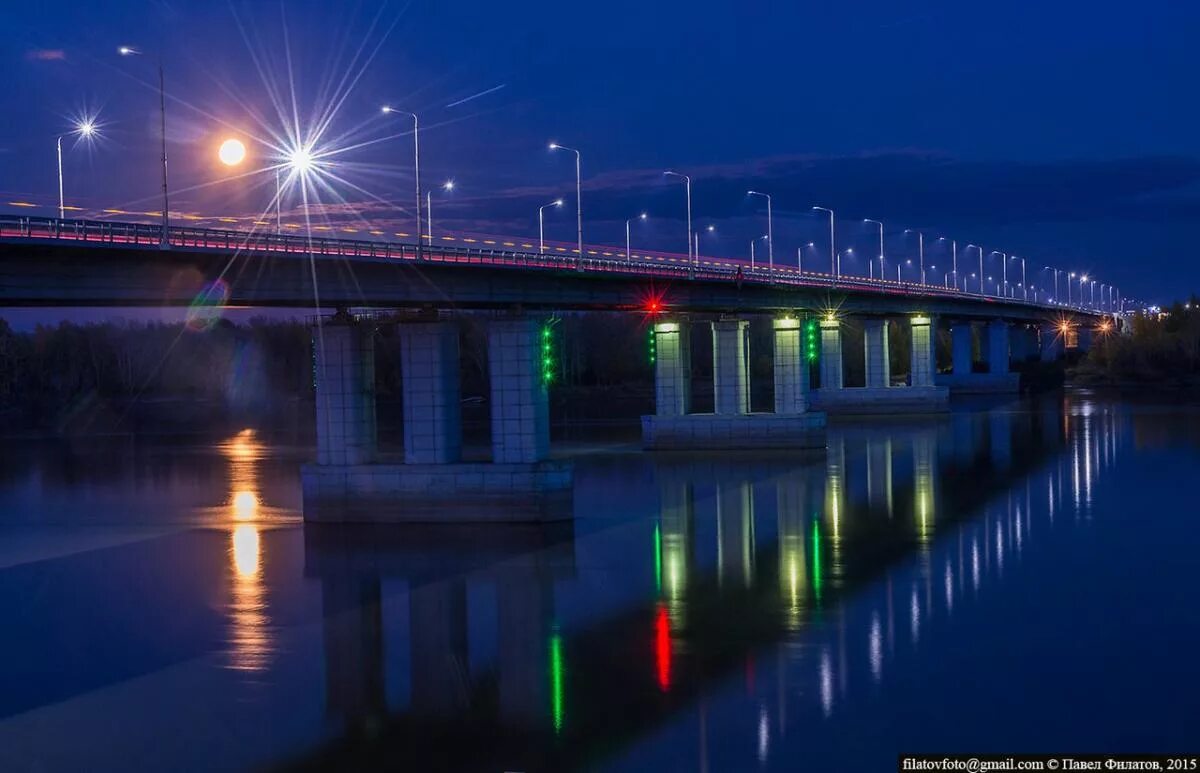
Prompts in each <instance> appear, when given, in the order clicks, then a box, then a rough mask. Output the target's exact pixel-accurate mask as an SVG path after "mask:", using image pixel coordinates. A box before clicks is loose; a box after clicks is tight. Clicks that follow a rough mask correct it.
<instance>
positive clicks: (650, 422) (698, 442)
mask: <svg viewBox="0 0 1200 773" xmlns="http://www.w3.org/2000/svg"><path fill="white" fill-rule="evenodd" d="M642 447H644V448H647V449H650V450H666V449H671V450H680V451H683V450H697V451H699V450H708V451H712V450H718V449H719V450H726V449H728V450H733V449H750V448H824V447H825V414H823V413H819V412H815V411H810V412H808V413H791V414H776V413H744V414H741V415H734V416H730V415H718V414H711V413H693V414H689V415H687V416H643V417H642Z"/></svg>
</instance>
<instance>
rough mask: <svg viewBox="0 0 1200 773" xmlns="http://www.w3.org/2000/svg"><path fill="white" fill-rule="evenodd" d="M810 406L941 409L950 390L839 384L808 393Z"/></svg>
mask: <svg viewBox="0 0 1200 773" xmlns="http://www.w3.org/2000/svg"><path fill="white" fill-rule="evenodd" d="M811 402H812V406H813V408H815V409H817V410H821V411H825V412H826V413H828V414H837V415H855V416H858V415H862V416H867V415H873V416H877V415H881V414H911V413H941V412H943V411H947V410H949V409H950V392H949V390H947V389H946V388H945V387H942V386H931V387H843V388H842V389H818V390H816V391H814V392H813V393H812V401H811Z"/></svg>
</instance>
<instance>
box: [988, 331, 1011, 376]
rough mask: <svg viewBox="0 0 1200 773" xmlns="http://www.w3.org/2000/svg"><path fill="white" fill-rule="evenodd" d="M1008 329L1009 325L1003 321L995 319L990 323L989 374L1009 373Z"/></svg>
mask: <svg viewBox="0 0 1200 773" xmlns="http://www.w3.org/2000/svg"><path fill="white" fill-rule="evenodd" d="M1008 328H1009V325H1008V323H1007V322H1005V321H1004V320H1002V319H994V320H992V321H991V322H989V323H988V353H987V361H988V373H991V374H998V373H1008V363H1009V341H1008V332H1009V331H1008Z"/></svg>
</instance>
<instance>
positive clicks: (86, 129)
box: [55, 118, 96, 220]
mask: <svg viewBox="0 0 1200 773" xmlns="http://www.w3.org/2000/svg"><path fill="white" fill-rule="evenodd" d="M95 133H96V123H95V121H94V120H93V119H91V118H84V119H83V120H81V121H77V122H76V123H75V125H74V126H73V127H72V129H71V131H70V132H68V134H74V135H76V136H78V137H81V138H82V139H85V140H86V139H91V137H92V136H93V135H94V134H95ZM64 136H66V135H62V134H60V135H58V141H57V142H56V143H55V145H56V147H57V148H58V219H59V220H63V219H65V218H66V216H67V206H66V204H65V203H64V202H63V162H62V141H63V137H64Z"/></svg>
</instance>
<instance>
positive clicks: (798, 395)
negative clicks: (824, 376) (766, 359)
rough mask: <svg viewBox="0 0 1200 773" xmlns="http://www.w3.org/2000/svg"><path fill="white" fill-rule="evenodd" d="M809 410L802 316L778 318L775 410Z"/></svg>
mask: <svg viewBox="0 0 1200 773" xmlns="http://www.w3.org/2000/svg"><path fill="white" fill-rule="evenodd" d="M807 410H808V361H807V360H805V359H804V351H803V332H802V331H801V324H800V320H799V319H793V318H791V317H786V318H784V319H777V320H775V413H804V412H805V411H807Z"/></svg>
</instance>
